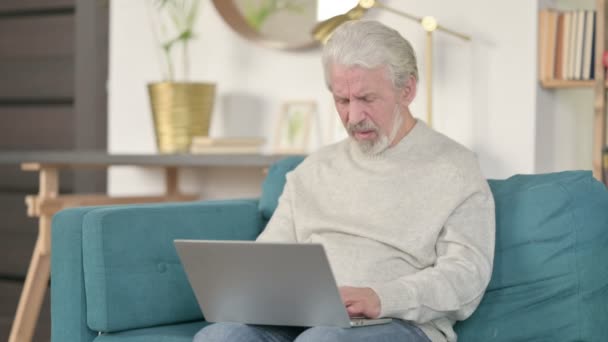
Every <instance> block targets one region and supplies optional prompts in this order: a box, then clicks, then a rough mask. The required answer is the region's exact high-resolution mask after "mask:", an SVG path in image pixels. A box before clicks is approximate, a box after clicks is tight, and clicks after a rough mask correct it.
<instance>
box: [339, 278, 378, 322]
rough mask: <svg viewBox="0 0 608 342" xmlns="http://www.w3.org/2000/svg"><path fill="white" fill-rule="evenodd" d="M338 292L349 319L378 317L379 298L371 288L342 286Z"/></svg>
mask: <svg viewBox="0 0 608 342" xmlns="http://www.w3.org/2000/svg"><path fill="white" fill-rule="evenodd" d="M339 290H340V296H341V297H342V302H343V303H344V305H345V306H346V311H347V312H348V315H349V316H350V317H367V318H378V317H379V316H380V298H379V297H378V295H377V294H376V292H374V290H372V289H371V288H369V287H350V286H342V287H340V289H339Z"/></svg>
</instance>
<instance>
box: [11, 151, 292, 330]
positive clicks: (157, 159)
mask: <svg viewBox="0 0 608 342" xmlns="http://www.w3.org/2000/svg"><path fill="white" fill-rule="evenodd" d="M284 157H285V156H284V155H272V156H270V155H255V154H249V155H232V154H222V155H220V154H213V155H110V154H107V153H105V152H74V151H65V152H1V151H0V165H2V164H20V165H21V169H22V170H24V171H31V172H38V174H39V185H38V194H36V195H30V196H27V197H26V199H25V201H26V204H27V215H28V216H30V217H37V218H38V219H39V221H38V227H39V230H38V238H37V241H36V245H35V247H34V252H33V254H32V258H31V261H30V265H29V269H28V272H27V276H26V279H25V284H24V286H23V290H22V292H21V297H20V299H19V305H18V307H17V312H16V315H15V319H14V321H13V326H12V329H11V333H10V337H9V342H29V341H31V339H32V337H33V334H34V330H35V328H36V323H37V321H38V316H39V314H40V309H41V306H42V302H43V300H44V296H45V293H46V288H47V286H48V281H49V277H50V257H51V220H52V217H53V215H54V214H55V213H57V212H58V211H60V210H62V209H65V208H70V207H78V206H90V205H111V204H128V203H154V202H173V201H191V200H195V199H197V198H198V196H196V195H187V194H182V193H180V191H179V188H178V185H179V172H178V171H179V168H181V167H260V168H261V169H265V168H267V167H268V166H270V165H271V164H272V163H274V162H275V161H277V160H279V159H281V158H284ZM119 165H120V166H126V165H128V166H139V167H154V168H162V169H164V171H165V181H166V186H165V193H164V194H163V195H160V196H137V197H110V196H108V195H106V194H76V195H62V194H59V171H60V169H66V168H81V167H102V168H107V167H110V166H119Z"/></svg>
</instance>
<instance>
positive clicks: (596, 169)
mask: <svg viewBox="0 0 608 342" xmlns="http://www.w3.org/2000/svg"><path fill="white" fill-rule="evenodd" d="M607 1H608V0H595V11H596V15H595V36H594V37H593V44H594V45H595V46H594V51H593V56H592V63H593V64H594V70H593V79H591V80H577V79H556V78H554V76H555V74H554V73H551V74H547V72H546V70H547V69H546V68H547V67H548V68H549V70H551V69H553V68H554V67H555V66H554V65H553V64H555V63H556V62H555V58H556V56H555V51H556V50H557V49H559V47H558V46H556V45H551V43H547V42H546V41H543V40H542V39H540V37H539V71H540V74H539V82H540V84H541V86H542V87H543V88H546V89H573V88H589V89H593V92H594V96H593V98H594V105H593V107H594V113H593V151H592V153H593V176H594V177H595V178H596V179H598V180H600V181H602V180H603V178H604V172H603V164H602V162H603V151H604V149H605V148H606V89H608V82H607V81H606V74H605V68H604V63H603V54H604V51H605V50H606V41H605V39H606V32H605V30H606V17H607V12H606V10H607V8H606V2H607ZM543 20H547V19H546V18H545V19H539V25H543ZM545 30H546V28H545ZM539 32H541V28H540V27H539ZM549 33H550V34H553V33H554V32H551V30H549ZM554 44H555V43H554ZM546 63H551V65H547V64H546ZM606 167H608V165H607V166H606Z"/></svg>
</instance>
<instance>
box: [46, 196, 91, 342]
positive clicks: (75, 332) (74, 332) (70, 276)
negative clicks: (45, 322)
mask: <svg viewBox="0 0 608 342" xmlns="http://www.w3.org/2000/svg"><path fill="white" fill-rule="evenodd" d="M94 209H95V208H94V207H87V208H74V209H69V210H63V211H61V212H59V213H57V214H56V215H55V216H54V217H53V223H52V230H51V233H52V241H51V244H52V250H51V251H52V253H51V341H53V342H60V341H82V342H90V341H93V339H95V336H96V335H97V334H96V333H95V332H94V331H92V330H91V329H89V328H88V326H87V322H86V320H87V316H86V299H85V293H84V276H83V269H82V220H83V218H84V216H85V215H86V214H87V213H88V212H90V211H91V210H94Z"/></svg>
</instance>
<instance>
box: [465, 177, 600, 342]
mask: <svg viewBox="0 0 608 342" xmlns="http://www.w3.org/2000/svg"><path fill="white" fill-rule="evenodd" d="M490 186H491V188H492V192H493V194H494V199H495V202H496V253H495V257H494V271H493V273H492V279H491V281H490V284H489V287H488V290H487V291H486V294H485V296H484V298H483V300H482V302H481V304H480V305H479V307H478V309H477V310H476V311H475V313H474V314H473V315H472V316H471V317H470V318H469V319H467V320H466V321H464V322H460V323H458V324H457V326H456V331H457V333H458V334H459V339H458V340H459V341H465V342H471V341H524V340H525V341H600V340H601V341H603V340H604V339H605V338H606V336H608V324H606V323H607V322H606V318H607V317H608V192H607V191H606V188H605V187H604V185H603V184H601V183H600V182H598V181H596V180H595V179H593V177H592V176H591V173H590V172H586V171H576V172H575V171H571V172H561V173H553V174H545V175H518V176H514V177H511V178H509V179H506V180H491V181H490Z"/></svg>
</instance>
